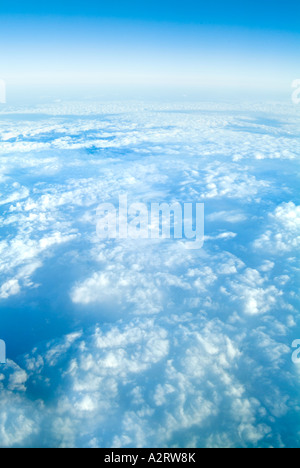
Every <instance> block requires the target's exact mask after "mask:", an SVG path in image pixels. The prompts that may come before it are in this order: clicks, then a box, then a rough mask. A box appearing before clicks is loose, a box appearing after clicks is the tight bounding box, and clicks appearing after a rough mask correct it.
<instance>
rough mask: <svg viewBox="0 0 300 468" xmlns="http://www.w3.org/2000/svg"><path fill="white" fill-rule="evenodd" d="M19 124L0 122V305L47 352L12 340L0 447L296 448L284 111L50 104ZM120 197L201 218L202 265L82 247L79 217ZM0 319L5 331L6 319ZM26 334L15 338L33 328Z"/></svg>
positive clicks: (133, 244)
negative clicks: (194, 206) (17, 346)
mask: <svg viewBox="0 0 300 468" xmlns="http://www.w3.org/2000/svg"><path fill="white" fill-rule="evenodd" d="M24 112H25V111H24V109H13V110H8V111H7V114H5V115H4V114H3V113H2V114H1V112H0V120H1V122H2V124H3V125H1V130H0V151H1V164H0V182H1V190H0V192H1V194H0V208H1V210H0V229H1V234H2V235H1V240H0V274H1V282H0V300H1V306H2V305H4V306H5V305H6V302H5V301H7V302H8V300H9V299H10V298H11V299H12V300H13V299H14V300H15V299H17V298H18V295H19V294H20V293H22V301H20V302H19V303H18V304H17V307H19V306H20V308H21V309H22V307H23V309H22V310H21V312H24V313H26V312H27V309H26V310H25V306H23V305H22V304H23V301H24V303H25V304H26V305H27V299H28V305H32V304H38V306H37V307H38V313H39V314H40V316H39V317H38V319H39V320H43V331H44V332H45V336H46V337H47V339H46V341H45V342H43V343H42V344H41V343H39V340H40V338H36V336H35V337H34V340H31V341H29V342H28V344H27V343H26V344H23V343H24V340H23V339H22V340H20V341H21V342H22V346H27V352H26V353H25V355H24V354H23V352H24V350H22V356H21V357H18V358H15V360H16V361H17V363H15V362H13V361H12V360H8V363H7V365H6V366H4V367H3V368H1V369H0V397H1V398H0V399H1V403H0V444H1V446H3V447H6V446H7V447H15V446H16V447H18V446H50V447H57V446H59V447H97V446H101V447H143V446H150V447H151V446H163V447H178V446H180V447H201V446H204V447H252V446H262V447H269V446H291V445H295V446H297V444H298V445H299V434H297V431H296V432H294V431H293V430H291V428H293V427H295V420H296V419H297V408H298V407H299V404H300V402H299V398H298V394H297V392H295V388H297V386H298V384H299V374H298V372H297V370H296V369H295V368H293V367H292V364H291V359H290V354H291V352H290V343H291V342H292V341H293V339H294V338H295V337H294V334H295V330H296V329H297V326H298V325H299V320H298V314H297V310H298V309H299V297H298V293H297V288H296V284H297V274H298V272H299V268H298V266H297V265H298V253H297V249H298V247H299V207H298V206H297V204H296V199H297V198H296V196H297V190H298V187H297V186H296V185H295V177H294V174H296V173H297V154H298V153H299V142H298V129H297V125H296V123H295V118H294V117H293V118H291V113H290V109H287V108H285V107H282V106H280V105H277V104H276V106H273V107H272V106H271V107H270V106H269V107H265V106H262V105H260V106H257V107H256V106H254V107H253V106H252V107H249V108H248V107H245V106H244V105H232V106H231V107H230V108H229V107H228V106H225V105H221V104H216V105H213V104H210V105H208V104H205V105H204V104H203V105H200V104H196V103H195V104H194V103H192V104H186V103H185V104H183V103H181V104H180V103H177V104H176V106H175V104H172V105H164V104H157V105H155V106H154V105H153V104H145V103H144V104H143V106H142V108H141V107H140V105H139V104H127V105H125V104H122V105H121V104H105V105H103V104H101V105H100V104H97V103H92V104H86V103H85V104H80V103H68V104H66V105H65V104H63V103H60V104H59V103H55V104H53V105H51V106H48V107H46V108H45V107H43V106H38V107H36V108H30V109H26V115H25V114H24ZM247 112H248V114H249V115H248V114H247ZM12 114H13V115H12ZM37 114H38V115H39V117H37ZM18 115H19V116H20V118H19V119H18V117H17V116H18ZM58 116H59V117H58ZM268 116H269V117H268ZM298 123H299V122H298ZM287 159H288V160H289V167H287V166H286V160H287ZM270 161H271V164H272V166H271V165H270ZM274 164H276V168H278V171H277V172H278V174H279V173H281V172H282V171H283V170H284V173H285V177H284V181H283V180H282V179H278V178H276V177H277V176H276V177H275V176H274ZM277 165H278V166H277ZM281 170H282V171H281ZM277 172H276V173H277ZM125 193H126V194H127V195H128V199H129V201H130V202H137V201H138V202H145V203H149V202H153V201H155V202H157V201H160V202H164V201H165V202H169V203H172V202H174V201H181V202H186V201H188V202H190V201H194V202H205V205H206V213H207V215H206V221H207V222H206V232H205V235H206V239H205V243H204V247H203V249H202V250H200V251H187V250H186V249H185V248H184V246H183V245H182V244H181V243H180V242H174V241H167V240H165V241H162V242H161V241H157V240H156V241H147V240H146V241H130V240H128V241H124V240H121V241H118V240H109V241H104V240H99V239H98V238H97V236H96V222H97V220H96V219H95V218H96V210H97V206H98V205H99V203H103V202H113V203H114V202H116V201H117V200H118V197H119V195H120V194H125ZM287 200H290V201H289V202H288V203H287V202H286V201H287ZM283 254H284V255H286V254H288V258H286V257H283ZM53 283H54V284H53ZM37 285H41V288H44V289H43V293H44V294H47V298H45V297H44V296H42V293H41V292H40V289H41V288H37ZM29 290H30V296H29ZM46 290H47V292H46V293H45V291H46ZM26 294H28V295H26ZM29 299H30V301H29ZM40 305H42V307H40ZM48 306H50V307H49V309H50V310H48ZM3 310H4V311H5V307H4V308H3ZM3 317H4V319H3V322H1V323H2V324H3V325H4V328H5V324H7V325H8V327H12V325H13V323H14V320H15V311H14V310H13V309H12V310H11V309H10V313H9V314H6V315H5V314H4V315H3ZM26 317H27V320H28V327H30V328H31V327H33V326H34V324H35V320H37V317H36V316H35V317H33V315H32V316H31V314H30V313H28V314H27V315H26ZM74 323H76V326H75V325H74ZM56 325H58V326H56ZM51 327H52V328H51ZM62 329H63V330H69V331H70V333H68V334H66V335H65V336H60V337H59V336H58V334H59V333H60V331H59V330H62ZM36 335H37V334H36ZM49 336H50V338H49ZM18 338H19V337H18V336H16V337H15V340H16V342H17V340H18ZM48 338H49V339H48ZM51 338H53V339H51ZM8 349H9V347H8ZM18 354H21V353H19V352H18Z"/></svg>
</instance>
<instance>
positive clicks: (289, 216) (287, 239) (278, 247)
mask: <svg viewBox="0 0 300 468" xmlns="http://www.w3.org/2000/svg"><path fill="white" fill-rule="evenodd" d="M269 220H270V225H269V228H268V229H267V231H266V232H265V233H264V234H262V235H261V236H260V237H259V238H258V239H256V240H255V242H254V246H255V247H256V248H257V249H267V250H269V251H273V252H274V251H275V252H276V253H287V252H289V251H293V250H298V249H299V246H300V206H297V205H295V204H294V203H293V202H289V203H282V204H281V205H279V206H278V207H277V208H276V209H275V211H274V212H273V213H271V214H270V215H269Z"/></svg>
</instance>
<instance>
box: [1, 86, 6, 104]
mask: <svg viewBox="0 0 300 468" xmlns="http://www.w3.org/2000/svg"><path fill="white" fill-rule="evenodd" d="M0 104H6V84H5V81H4V80H0Z"/></svg>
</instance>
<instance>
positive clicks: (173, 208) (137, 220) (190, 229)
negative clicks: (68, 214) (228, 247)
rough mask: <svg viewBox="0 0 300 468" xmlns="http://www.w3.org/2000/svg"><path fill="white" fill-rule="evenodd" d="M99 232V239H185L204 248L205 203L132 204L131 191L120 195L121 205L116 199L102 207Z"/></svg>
mask: <svg viewBox="0 0 300 468" xmlns="http://www.w3.org/2000/svg"><path fill="white" fill-rule="evenodd" d="M149 208H150V209H149ZM97 235H98V237H99V239H174V240H180V239H181V240H182V241H184V245H185V247H186V248H187V249H190V250H196V249H201V248H202V247H203V244H204V204H203V203H183V204H181V203H179V202H175V203H172V204H168V203H151V204H150V205H149V207H148V205H147V204H145V203H132V204H131V205H128V198H127V195H120V197H119V206H118V207H116V206H115V205H114V204H113V203H103V204H101V205H100V206H99V207H98V209H97ZM189 241H190V242H189Z"/></svg>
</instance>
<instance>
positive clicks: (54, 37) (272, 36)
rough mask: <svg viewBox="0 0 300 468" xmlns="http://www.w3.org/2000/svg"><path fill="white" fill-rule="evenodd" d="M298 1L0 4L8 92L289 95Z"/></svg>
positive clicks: (0, 68) (298, 45) (0, 65)
mask: <svg viewBox="0 0 300 468" xmlns="http://www.w3.org/2000/svg"><path fill="white" fill-rule="evenodd" d="M299 18H300V4H299V2H296V1H286V2H273V1H270V0H262V1H256V0H254V1H249V0H246V1H243V2H240V1H237V0H229V1H220V0H217V1H211V2H204V1H201V0H200V1H191V0H187V1H185V2H182V1H180V2H179V1H170V0H162V1H157V0H154V1H151V2H140V1H121V0H118V1H117V0H115V1H111V2H99V1H98V2H95V1H85V2H83V1H80V2H79V1H72V2H71V1H69V0H65V1H63V2H59V1H57V0H54V1H52V2H43V3H41V2H36V1H29V2H21V1H13V2H9V3H8V2H7V3H5V4H3V5H1V13H0V25H1V28H0V41H1V44H2V45H3V47H1V51H0V76H1V77H2V78H3V79H6V80H7V82H8V84H10V85H11V86H14V87H16V86H21V87H22V86H23V87H24V86H30V85H32V86H33V87H35V86H40V87H44V88H45V89H47V88H49V87H55V86H60V87H67V86H68V87H69V85H70V83H72V86H73V87H74V88H76V87H78V86H81V87H85V86H89V87H99V88H101V87H102V88H104V87H111V88H120V87H122V86H123V87H125V88H126V87H129V88H130V87H146V88H150V87H154V88H155V87H162V88H163V87H168V88H180V89H184V90H188V89H202V90H203V89H204V90H205V89H213V88H216V89H232V90H236V89H241V90H245V89H249V90H254V91H256V90H263V91H271V92H275V93H276V92H284V91H285V90H286V91H287V92H289V91H290V89H289V86H290V83H291V81H292V80H294V79H295V78H297V77H298V75H299V74H300V73H298V70H299V63H300V34H299V31H300V28H299V25H300V24H299V23H300V21H299Z"/></svg>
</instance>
